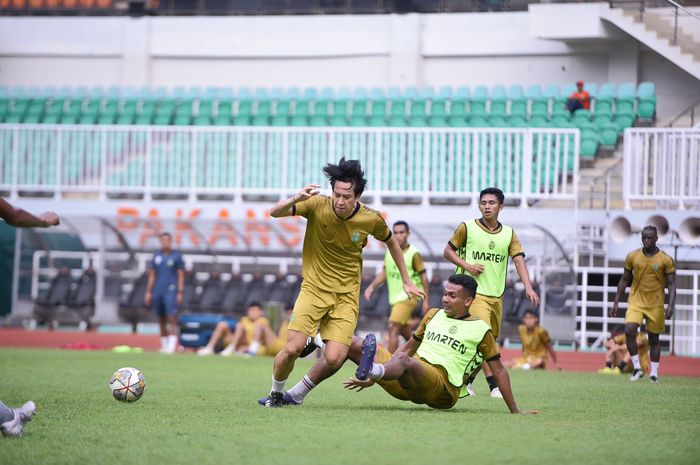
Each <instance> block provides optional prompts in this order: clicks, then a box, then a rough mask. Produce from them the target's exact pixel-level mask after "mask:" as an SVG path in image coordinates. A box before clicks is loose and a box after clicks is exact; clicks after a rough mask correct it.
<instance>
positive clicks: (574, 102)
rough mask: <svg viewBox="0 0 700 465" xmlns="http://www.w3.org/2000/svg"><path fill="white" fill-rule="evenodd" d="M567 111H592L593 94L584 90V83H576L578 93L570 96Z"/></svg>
mask: <svg viewBox="0 0 700 465" xmlns="http://www.w3.org/2000/svg"><path fill="white" fill-rule="evenodd" d="M566 109H567V110H569V111H570V112H571V113H573V112H575V111H576V110H580V109H584V110H590V109H591V94H589V93H588V91H587V90H584V89H583V81H576V92H573V93H572V94H571V95H569V99H568V100H567V101H566Z"/></svg>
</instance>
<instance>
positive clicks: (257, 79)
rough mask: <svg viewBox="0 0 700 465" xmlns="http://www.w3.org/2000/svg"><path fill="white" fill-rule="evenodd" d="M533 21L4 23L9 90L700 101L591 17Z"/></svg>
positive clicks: (471, 16)
mask: <svg viewBox="0 0 700 465" xmlns="http://www.w3.org/2000/svg"><path fill="white" fill-rule="evenodd" d="M540 7H552V8H555V7H557V8H558V7H559V5H541V6H540ZM596 8H598V7H596ZM596 8H593V7H591V6H586V8H585V11H588V10H590V11H588V13H585V14H587V15H589V16H594V15H595V12H596V11H597V9H596ZM567 15H568V17H570V14H566V13H562V14H561V16H562V17H563V19H562V21H564V19H565V17H567ZM533 21H535V19H533V16H532V13H527V12H518V13H464V14H444V15H418V14H409V15H359V16H349V15H344V16H293V17H188V18H181V17H147V18H138V19H134V18H128V17H114V18H98V17H94V18H32V17H26V18H11V17H3V18H0V85H10V86H12V85H25V86H30V85H39V86H47V85H53V86H63V85H72V86H77V85H86V86H93V85H102V86H108V85H119V86H127V85H133V86H144V85H149V86H154V87H156V86H166V87H174V86H193V85H198V86H210V85H215V86H223V85H230V86H234V87H237V86H253V87H255V86H268V87H269V86H284V87H287V86H331V87H343V86H349V87H354V86H382V87H388V86H392V85H397V86H409V85H419V86H420V85H434V86H440V85H455V86H456V85H464V84H466V85H478V84H487V85H495V84H503V85H510V84H525V85H527V84H534V83H539V84H549V83H558V84H563V83H571V82H573V81H575V80H577V79H583V80H585V81H588V82H599V83H600V82H606V81H614V82H623V81H641V80H647V79H648V80H653V81H654V82H655V83H656V85H657V89H658V92H659V95H660V96H661V97H662V98H661V99H660V101H659V115H660V116H661V117H662V118H663V117H671V116H673V115H675V114H676V113H677V112H678V111H680V110H681V109H682V107H684V106H685V105H687V103H686V102H687V100H688V95H690V94H693V93H695V94H696V95H697V88H698V85H699V83H698V81H697V80H695V79H693V78H691V77H690V76H689V75H688V74H687V73H685V72H684V71H682V70H680V69H679V68H677V67H676V66H674V65H672V64H669V63H665V64H664V63H663V59H660V58H659V57H658V55H654V54H653V53H651V52H646V51H644V49H641V50H640V46H639V44H638V43H637V42H636V41H635V40H634V39H632V38H630V37H628V36H625V35H624V34H623V33H621V32H620V31H611V30H610V26H609V25H608V26H604V27H598V26H597V25H596V23H595V20H593V19H591V18H585V20H582V21H581V25H582V26H581V27H582V32H578V33H575V34H574V33H572V34H573V36H571V34H570V36H571V37H569V38H567V40H553V39H552V40H550V39H543V38H540V37H539V35H541V34H540V33H538V32H537V28H534V29H533V26H532V23H533ZM569 23H571V22H570V21H569ZM573 24H574V25H576V24H577V23H576V22H574V23H573ZM560 29H561V28H559V32H561V30H560ZM555 35H556V34H555ZM591 35H593V36H591ZM574 36H575V37H574ZM572 37H574V38H572Z"/></svg>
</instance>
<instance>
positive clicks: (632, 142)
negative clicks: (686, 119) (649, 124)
mask: <svg viewBox="0 0 700 465" xmlns="http://www.w3.org/2000/svg"><path fill="white" fill-rule="evenodd" d="M624 157H625V163H624V189H623V197H624V201H625V208H626V209H631V208H632V204H631V202H632V201H639V200H657V201H658V200H661V201H665V202H667V203H668V204H669V205H674V206H676V207H677V208H679V209H685V208H691V207H693V206H698V205H700V129H695V128H685V129H672V128H628V129H626V130H625V155H624Z"/></svg>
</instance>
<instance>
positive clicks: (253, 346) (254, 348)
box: [247, 341, 260, 354]
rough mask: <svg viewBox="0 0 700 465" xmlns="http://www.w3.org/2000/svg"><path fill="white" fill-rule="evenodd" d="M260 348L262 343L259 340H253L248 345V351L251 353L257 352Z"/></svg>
mask: <svg viewBox="0 0 700 465" xmlns="http://www.w3.org/2000/svg"><path fill="white" fill-rule="evenodd" d="M258 350H260V343H259V342H258V341H253V342H251V343H250V345H249V346H248V351H247V352H248V353H249V354H257V353H258Z"/></svg>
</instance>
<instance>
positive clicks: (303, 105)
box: [294, 100, 309, 117]
mask: <svg viewBox="0 0 700 465" xmlns="http://www.w3.org/2000/svg"><path fill="white" fill-rule="evenodd" d="M308 114H309V102H308V100H297V101H296V102H295V104H294V115H295V116H303V117H306V116H307V115H308Z"/></svg>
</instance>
